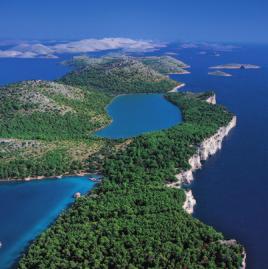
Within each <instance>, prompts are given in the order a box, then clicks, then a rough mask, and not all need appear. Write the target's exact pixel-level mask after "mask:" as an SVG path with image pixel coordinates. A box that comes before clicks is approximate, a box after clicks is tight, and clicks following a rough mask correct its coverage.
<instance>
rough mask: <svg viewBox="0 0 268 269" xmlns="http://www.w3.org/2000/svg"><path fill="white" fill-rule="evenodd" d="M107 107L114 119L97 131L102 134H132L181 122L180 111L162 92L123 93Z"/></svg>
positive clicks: (109, 135) (98, 134) (119, 136)
mask: <svg viewBox="0 0 268 269" xmlns="http://www.w3.org/2000/svg"><path fill="white" fill-rule="evenodd" d="M107 110H108V113H109V115H110V116H111V118H112V120H113V121H112V123H111V124H110V125H109V126H107V127H106V128H104V129H102V130H100V131H98V132H96V135H97V136H100V137H106V138H127V137H133V136H136V135H140V134H142V133H146V132H149V131H155V130H160V129H165V128H169V127H171V126H173V125H175V124H177V123H179V122H181V113H180V110H179V109H178V108H177V107H176V106H174V105H173V104H171V103H170V102H168V101H167V100H166V99H165V98H164V97H163V95H161V94H128V95H121V96H118V97H116V98H115V99H114V100H113V101H112V103H111V104H110V105H109V106H108V108H107Z"/></svg>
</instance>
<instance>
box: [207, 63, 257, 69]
mask: <svg viewBox="0 0 268 269" xmlns="http://www.w3.org/2000/svg"><path fill="white" fill-rule="evenodd" d="M259 68H261V67H260V66H258V65H254V64H238V63H234V64H223V65H216V66H212V67H210V69H259Z"/></svg>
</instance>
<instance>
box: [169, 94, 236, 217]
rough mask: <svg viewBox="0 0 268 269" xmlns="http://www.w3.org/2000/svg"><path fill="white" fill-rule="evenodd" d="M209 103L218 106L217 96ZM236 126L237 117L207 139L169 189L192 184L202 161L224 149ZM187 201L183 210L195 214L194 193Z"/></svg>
mask: <svg viewBox="0 0 268 269" xmlns="http://www.w3.org/2000/svg"><path fill="white" fill-rule="evenodd" d="M206 101H207V102H208V103H211V104H216V96H215V95H213V96H211V97H209V98H208V99H207V100H206ZM235 126H236V116H234V117H233V118H232V120H231V121H230V122H229V123H228V125H227V126H223V127H221V128H219V129H218V131H217V132H216V133H215V134H214V135H213V136H211V137H209V138H207V139H205V140H204V141H203V142H202V143H201V144H200V145H199V146H198V148H197V152H196V153H195V154H194V155H193V156H192V157H191V158H190V159H189V161H188V162H189V164H190V167H191V168H190V169H189V170H187V171H182V172H180V173H179V174H177V175H176V179H177V181H176V182H173V183H169V184H167V186H168V187H173V188H181V186H182V184H184V183H185V184H190V183H191V182H192V181H193V180H194V177H193V172H194V171H196V170H198V169H200V168H201V167H202V161H205V160H207V159H208V158H209V157H210V156H211V155H213V154H215V153H216V152H217V151H218V150H220V149H221V147H222V142H223V139H224V137H226V136H227V135H228V133H229V132H230V130H231V129H232V128H234V127H235ZM185 194H186V200H185V202H184V205H183V208H184V209H185V210H186V212H188V213H189V214H192V213H193V208H194V205H195V204H196V200H195V199H194V197H193V194H192V191H185Z"/></svg>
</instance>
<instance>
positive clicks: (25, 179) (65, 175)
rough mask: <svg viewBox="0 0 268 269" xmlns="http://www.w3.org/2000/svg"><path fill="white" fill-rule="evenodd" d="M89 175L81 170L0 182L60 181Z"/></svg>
mask: <svg viewBox="0 0 268 269" xmlns="http://www.w3.org/2000/svg"><path fill="white" fill-rule="evenodd" d="M87 175H91V174H90V173H89V172H87V171H85V170H81V171H79V172H77V173H73V174H72V173H70V174H69V173H65V174H62V175H54V176H32V177H25V178H6V179H1V180H0V182H16V181H17V182H19V181H20V182H21V181H26V182H27V181H32V180H43V179H61V178H63V177H71V176H77V177H83V176H87Z"/></svg>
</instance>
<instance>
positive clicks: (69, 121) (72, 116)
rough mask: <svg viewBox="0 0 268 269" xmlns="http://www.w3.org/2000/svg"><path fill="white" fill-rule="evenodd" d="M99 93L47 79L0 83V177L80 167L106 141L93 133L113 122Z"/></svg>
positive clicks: (34, 174)
mask: <svg viewBox="0 0 268 269" xmlns="http://www.w3.org/2000/svg"><path fill="white" fill-rule="evenodd" d="M110 100H111V99H110V98H109V97H108V96H106V95H104V94H101V93H96V92H92V91H88V90H87V91H85V90H82V89H78V88H74V87H70V86H67V85H62V84H59V83H55V82H47V81H25V82H22V83H18V84H12V85H9V86H7V87H4V88H1V89H0V102H1V106H0V179H5V178H24V177H29V176H46V175H59V174H62V173H65V172H71V171H75V170H80V169H82V168H83V167H84V164H85V161H86V159H87V158H88V156H89V155H91V154H93V153H95V152H96V151H99V150H100V149H101V148H102V147H103V146H104V145H106V144H107V142H105V141H103V140H100V139H94V138H90V135H91V134H92V132H94V130H96V129H98V128H101V127H103V126H105V125H106V124H108V123H109V122H110V119H109V117H108V116H107V114H106V111H105V106H106V105H107V103H108V102H109V101H110Z"/></svg>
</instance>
